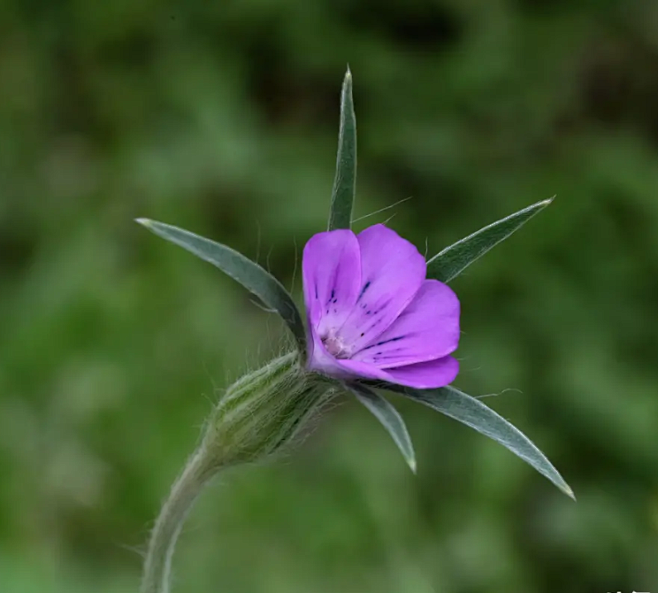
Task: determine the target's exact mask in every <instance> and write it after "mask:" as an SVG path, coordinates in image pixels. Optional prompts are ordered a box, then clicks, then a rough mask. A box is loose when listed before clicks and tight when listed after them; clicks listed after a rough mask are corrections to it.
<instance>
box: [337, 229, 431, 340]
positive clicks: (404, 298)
mask: <svg viewBox="0 0 658 593" xmlns="http://www.w3.org/2000/svg"><path fill="white" fill-rule="evenodd" d="M358 241H359V247H360V249H361V286H360V289H359V291H358V294H357V298H356V304H355V307H354V310H353V311H352V313H351V314H350V315H349V317H347V319H346V320H345V323H344V325H343V327H342V328H341V329H340V335H341V337H342V339H343V341H344V342H345V343H346V344H349V345H350V348H351V352H358V351H359V350H361V349H362V348H363V347H364V346H367V345H368V344H369V343H370V342H372V341H374V340H375V339H376V338H377V337H378V336H379V335H381V334H382V333H383V332H384V331H385V330H386V329H388V327H389V326H390V325H391V324H392V323H393V321H395V319H396V317H397V316H398V315H399V314H400V313H401V312H402V311H403V310H404V308H405V307H406V306H407V305H408V304H409V303H410V302H411V300H412V299H413V297H414V295H415V294H416V293H417V292H418V289H419V288H420V286H421V284H422V283H423V281H424V280H425V273H426V268H427V266H426V264H425V258H424V257H423V256H422V255H421V254H420V253H418V250H417V249H416V247H414V245H412V244H411V243H409V241H406V240H405V239H403V238H402V237H400V236H399V235H398V234H397V233H396V232H395V231H392V230H391V229H389V228H387V227H385V226H384V225H381V224H377V225H375V226H371V227H369V228H367V229H365V230H364V231H362V232H361V233H359V235H358Z"/></svg>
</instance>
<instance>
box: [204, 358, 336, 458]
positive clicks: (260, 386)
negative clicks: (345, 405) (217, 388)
mask: <svg viewBox="0 0 658 593" xmlns="http://www.w3.org/2000/svg"><path fill="white" fill-rule="evenodd" d="M337 391H338V385H337V384H336V383H335V382H333V381H331V380H328V379H326V378H325V377H322V376H320V375H318V374H316V373H310V372H309V371H308V370H306V369H305V368H304V367H303V365H302V363H301V360H300V355H299V354H298V353H297V352H291V353H289V354H286V355H284V356H282V357H280V358H277V359H275V360H273V361H272V362H270V363H269V364H267V365H266V366H264V367H262V368H260V369H258V370H257V371H254V372H252V373H250V374H248V375H245V376H244V377H242V378H241V379H239V380H238V381H237V382H235V383H234V384H233V385H232V386H231V387H229V388H228V390H227V392H226V394H225V395H224V396H223V397H222V399H221V400H220V401H219V403H218V404H217V406H216V407H215V410H214V411H213V414H212V415H211V418H210V420H209V425H208V427H207V432H206V435H205V439H204V440H205V443H204V444H205V447H206V448H207V449H208V456H209V457H210V458H212V459H213V460H214V461H215V462H216V463H217V464H218V465H220V466H227V465H234V464H238V463H248V462H251V461H256V460H259V459H262V458H264V457H267V456H268V455H270V454H272V453H274V452H275V451H277V450H279V449H280V448H281V447H283V446H284V445H286V444H287V443H289V442H290V441H291V440H292V439H293V437H295V435H296V434H297V433H298V431H299V430H300V429H301V428H302V427H303V426H304V424H305V423H306V421H308V420H309V419H311V418H312V417H313V415H314V414H315V413H316V412H317V411H318V409H319V408H320V406H321V405H322V404H323V403H324V402H326V401H327V400H328V399H330V398H331V397H333V396H334V395H335V394H336V393H337Z"/></svg>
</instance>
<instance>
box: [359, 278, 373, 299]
mask: <svg viewBox="0 0 658 593" xmlns="http://www.w3.org/2000/svg"><path fill="white" fill-rule="evenodd" d="M370 284H371V282H370V280H368V282H366V283H365V284H364V285H363V288H362V289H361V292H360V293H359V298H358V299H356V302H357V303H358V302H359V301H360V300H361V297H362V296H363V295H364V294H365V293H366V290H368V288H370Z"/></svg>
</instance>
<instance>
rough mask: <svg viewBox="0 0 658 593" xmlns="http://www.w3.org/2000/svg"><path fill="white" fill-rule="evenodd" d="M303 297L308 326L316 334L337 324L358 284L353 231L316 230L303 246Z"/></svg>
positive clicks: (347, 310)
mask: <svg viewBox="0 0 658 593" xmlns="http://www.w3.org/2000/svg"><path fill="white" fill-rule="evenodd" d="M302 273H303V277H304V300H305V302H306V312H307V316H308V322H309V326H310V327H311V330H312V331H314V332H316V333H317V334H318V335H319V336H322V335H323V332H324V331H326V330H327V328H328V327H335V328H336V329H337V328H339V327H340V326H341V325H342V324H343V322H344V321H345V319H346V318H347V316H348V315H349V313H350V311H351V310H352V308H353V307H354V303H355V302H356V299H357V297H358V294H359V290H360V287H361V257H360V252H359V243H358V241H357V238H356V235H355V234H354V233H353V232H352V231H350V230H347V229H340V230H335V231H329V232H325V233H318V234H317V235H314V236H313V237H311V238H310V239H309V241H308V243H306V246H305V247H304V255H303V259H302Z"/></svg>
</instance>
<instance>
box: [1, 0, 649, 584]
mask: <svg viewBox="0 0 658 593" xmlns="http://www.w3.org/2000/svg"><path fill="white" fill-rule="evenodd" d="M657 39H658V3H656V2H655V1H641V0H630V1H626V2H622V1H613V0H580V1H575V0H574V1H567V0H563V1H558V0H554V1H548V0H546V1H540V0H516V1H512V0H442V1H439V0H434V1H427V0H426V1H422V0H407V1H406V2H403V1H402V0H395V1H391V2H388V3H383V2H374V1H372V0H361V1H358V0H333V1H329V0H323V1H314V2H300V1H299V0H297V1H295V0H278V1H276V0H269V1H268V0H243V1H241V2H238V1H237V0H224V1H220V0H217V1H212V2H211V1H209V0H189V1H188V2H186V3H184V4H183V3H176V2H156V1H154V0H142V1H138V2H135V1H134V0H113V1H111V2H85V1H83V0H68V1H66V0H60V1H59V2H45V1H38V0H4V1H3V2H1V3H0V89H1V91H0V591H1V592H2V593H31V592H38V593H78V592H81V593H82V592H85V593H86V592H88V591H93V592H95V593H119V592H122V593H123V592H131V591H136V590H137V589H138V582H139V574H140V553H141V550H143V545H144V542H145V539H146V537H147V534H148V530H149V527H150V525H151V524H152V521H153V519H154V517H155V515H156V512H157V510H158V507H159V505H160V502H161V501H162V499H163V497H164V496H165V494H166V492H167V490H168V488H169V485H170V484H171V482H172V480H173V479H174V477H175V476H176V474H177V472H178V471H179V469H180V467H181V466H182V464H183V462H184V461H185V459H186V457H187V455H188V454H189V453H190V452H191V451H192V449H193V447H194V445H195V443H196V440H197V437H198V434H199V427H200V425H201V424H202V422H203V420H204V418H205V416H206V414H207V413H208V411H209V409H210V406H211V402H212V401H213V400H214V399H215V398H216V397H217V396H218V395H217V394H218V393H219V390H220V389H221V388H222V387H224V386H226V385H227V384H228V382H229V381H230V380H231V379H233V378H236V377H237V376H239V374H240V373H241V372H242V371H244V370H248V369H250V368H254V367H255V366H256V365H258V364H259V363H260V362H263V361H265V360H267V358H268V357H269V356H270V354H271V353H272V352H277V351H279V350H280V348H281V344H282V336H284V335H285V332H284V329H283V328H282V326H281V324H280V323H279V322H278V321H277V320H276V319H275V318H274V316H272V315H268V314H266V313H265V312H263V311H261V310H260V309H259V308H257V307H256V306H254V305H253V304H252V302H251V300H250V298H249V296H248V295H247V294H246V293H245V291H244V290H242V289H241V288H240V287H238V286H236V285H234V284H233V283H232V282H231V281H230V280H228V279H227V278H225V277H223V276H222V275H221V274H219V273H218V272H217V271H216V270H215V269H214V268H212V267H211V266H208V265H207V264H205V263H203V262H201V261H199V260H196V259H195V258H193V257H192V256H190V255H189V254H187V253H185V252H183V251H182V250H180V249H178V248H176V247H174V246H172V245H169V244H166V243H165V242H164V241H162V240H160V239H158V238H156V237H154V236H152V235H150V234H149V233H147V232H145V231H144V229H142V228H140V227H138V226H137V225H136V224H134V223H133V222H132V219H133V218H135V217H138V216H147V217H149V218H154V219H157V220H162V221H165V222H170V223H174V224H177V225H179V226H183V227H185V228H189V229H191V230H194V231H196V232H198V233H200V234H204V235H206V236H210V237H213V238H216V239H218V240H220V241H222V242H225V243H227V244H229V245H231V246H234V247H236V248H238V249H240V250H241V251H242V252H244V253H245V254H247V255H249V256H251V257H253V258H258V260H259V261H260V262H261V263H262V264H263V265H266V266H267V267H268V268H269V269H270V270H271V271H272V272H273V273H274V274H275V275H276V276H278V277H279V278H280V279H281V280H282V282H283V283H284V284H285V285H287V286H294V290H295V294H296V295H297V297H299V293H300V279H299V271H298V272H297V277H296V279H295V269H297V270H298V269H299V255H300V252H301V249H302V246H303V244H304V242H305V241H306V240H307V239H308V237H309V236H311V235H312V234H313V233H315V232H318V231H320V230H323V229H324V228H325V224H326V216H327V211H328V205H329V195H330V190H331V184H332V179H333V168H334V162H335V148H336V136H337V126H338V98H339V90H340V83H341V80H342V76H343V73H344V70H345V65H346V63H348V62H349V63H350V66H351V68H352V71H353V73H354V79H355V91H354V95H355V104H356V110H357V118H358V124H359V132H360V133H359V183H358V195H357V205H356V209H357V210H356V216H363V215H366V214H369V213H372V212H374V211H376V210H378V209H380V208H383V207H385V206H388V205H390V204H393V203H394V202H396V201H398V200H401V199H403V198H407V197H410V196H411V199H410V200H409V201H407V202H405V203H403V204H401V205H399V206H397V207H396V208H395V209H393V210H390V211H387V212H383V213H381V214H378V215H375V216H372V217H370V218H369V219H365V220H363V221H361V222H359V223H358V225H360V227H362V226H364V225H367V224H370V223H372V222H380V221H383V220H386V219H387V218H388V217H389V216H390V215H391V214H392V213H395V215H396V216H395V218H393V219H392V220H391V222H390V225H391V226H392V227H393V228H395V229H396V230H397V231H399V232H400V233H401V234H403V235H404V236H406V237H409V238H410V239H411V240H413V241H414V242H416V244H417V245H419V246H420V248H421V250H424V248H425V244H426V241H427V244H428V245H429V251H430V253H434V252H436V251H438V250H439V249H440V248H442V247H444V246H445V245H447V244H449V243H451V242H453V241H454V240H457V239H459V238H461V237H462V236H464V235H465V234H467V233H470V232H472V231H474V230H476V229H477V228H479V227H481V226H483V225H484V224H487V223H489V222H492V221H493V220H496V219H497V218H501V217H502V216H505V215H507V214H509V213H511V212H513V211H515V210H517V209H519V208H522V207H524V206H526V205H528V204H530V203H532V202H535V201H538V200H540V199H545V198H548V197H550V196H552V195H554V194H557V199H556V201H555V203H554V204H553V205H552V206H551V207H550V208H549V209H548V210H546V211H545V212H543V213H542V214H541V215H539V217H537V218H536V219H534V220H532V221H531V222H530V223H529V224H528V225H527V226H526V227H524V228H523V229H522V230H521V231H520V232H519V233H518V234H517V235H515V236H514V237H513V238H512V239H511V240H509V241H508V242H506V243H504V244H503V245H501V246H499V247H498V248H496V250H494V251H493V252H492V253H491V254H489V255H487V256H486V258H485V259H483V260H480V261H479V262H478V263H477V264H475V265H473V266H472V267H471V268H469V269H468V270H467V272H466V273H465V274H463V275H462V276H461V277H460V278H458V279H457V280H455V281H454V282H453V287H454V288H455V289H456V291H457V292H458V294H459V295H460V298H461V301H462V306H463V317H462V327H463V338H462V342H461V348H460V350H459V357H460V359H461V360H462V372H461V375H460V377H459V378H458V380H457V382H456V385H457V386H459V387H460V388H462V389H463V390H465V391H467V392H468V393H471V394H474V395H482V394H495V393H497V394H499V396H498V397H492V398H489V399H487V400H486V402H487V403H488V404H490V405H491V406H493V407H494V408H495V409H496V410H497V411H499V412H500V413H501V414H503V415H504V416H505V417H507V418H509V419H510V420H512V421H513V422H514V423H516V424H517V425H518V426H519V427H520V428H521V429H522V430H523V431H524V432H526V434H528V435H529V436H530V437H531V438H532V439H533V440H534V441H535V442H536V443H537V444H538V446H540V448H542V449H543V450H544V451H545V452H546V454H547V455H548V456H549V457H550V458H551V460H552V461H553V462H554V463H555V464H556V466H557V467H558V468H559V469H560V470H561V471H562V473H563V474H564V476H565V478H566V479H567V480H568V481H569V483H570V484H571V486H572V487H573V488H574V490H575V492H576V495H577V496H578V503H577V504H574V503H573V502H571V501H570V500H569V499H568V498H567V497H565V496H563V495H562V494H560V492H559V491H558V490H557V489H555V488H554V487H553V486H552V485H551V484H550V483H549V482H548V481H546V480H545V479H543V478H542V477H541V476H539V474H537V473H535V472H534V471H533V470H532V469H531V468H530V467H528V466H527V465H525V464H524V463H522V462H521V461H520V460H519V459H517V458H516V457H514V456H513V455H512V454H510V453H509V452H507V451H506V450H505V449H503V448H502V447H500V446H498V445H496V444H494V443H493V442H492V441H489V440H488V439H485V438H484V437H482V436H480V435H478V434H476V433H475V432H472V431H470V430H468V429H466V428H465V427H463V426H461V425H458V424H457V423H455V422H453V421H451V420H449V419H447V418H445V417H443V416H440V415H438V414H435V413H433V412H431V411H429V410H427V409H425V408H420V407H417V406H414V405H413V404H411V403H409V402H404V401H400V402H398V403H399V407H400V409H401V410H402V412H403V414H404V416H405V418H406V419H407V421H408V426H409V429H410V431H411V433H412V436H413V437H414V441H415V444H416V447H417V454H418V462H419V471H418V476H417V477H414V476H413V475H412V474H411V473H410V472H409V470H408V469H407V467H406V466H405V464H404V462H403V460H402V458H401V456H400V455H399V454H398V452H397V451H396V449H395V447H394V445H393V443H392V442H391V440H390V439H389V438H388V437H387V435H386V434H385V433H384V431H383V430H382V429H381V427H380V426H379V425H378V424H377V422H376V421H375V420H374V419H373V418H372V417H370V416H369V415H368V413H367V412H366V411H365V410H364V409H362V408H361V407H360V406H359V405H358V404H356V403H354V402H350V401H347V400H346V402H345V403H344V405H340V406H337V407H336V408H335V409H333V410H332V411H331V412H330V413H328V414H327V416H326V417H325V418H324V420H323V422H321V423H320V425H319V426H318V427H317V429H316V430H315V431H314V433H313V434H312V435H311V436H310V437H309V438H308V439H307V440H306V442H305V443H304V446H303V447H302V448H301V449H299V450H298V451H296V452H295V453H294V454H292V455H289V456H287V457H286V458H284V459H281V460H278V461H276V462H275V463H271V464H267V465H265V466H263V467H253V468H246V469H242V470H239V471H234V472H233V473H232V474H229V475H227V476H225V477H224V479H222V480H221V482H220V483H219V484H217V485H216V486H214V487H213V488H211V489H209V490H208V491H206V493H205V494H204V496H203V497H202V499H201V500H200V502H199V504H198V506H197V507H196V509H195V511H194V513H193V515H192V516H191V519H190V521H189V524H188V526H187V528H186V530H185V533H184V535H183V537H182V539H181V541H180V545H179V548H178V553H177V555H176V559H175V564H176V570H175V572H176V582H175V587H174V591H180V592H188V591H189V592H197V591H198V592H199V593H202V592H206V591H207V592H218V593H219V592H221V593H228V592H235V593H242V592H256V593H261V592H262V593H266V592H267V593H269V592H272V593H283V592H286V593H316V592H317V593H334V592H345V593H362V592H363V593H369V592H378V593H399V592H404V593H440V592H449V593H480V592H482V593H510V592H517V591H518V592H522V591H523V592H526V591H528V592H539V593H543V592H546V593H548V592H551V593H552V592H556V591H560V592H567V593H569V592H573V593H599V592H605V591H623V592H627V591H628V592H630V591H631V590H635V591H656V589H658V561H657V560H658V438H657V437H656V433H657V431H656V428H655V425H656V420H657V419H658V397H657V394H658V393H657V392H658V390H657V385H658V367H657V365H656V354H657V353H658V321H657V316H658V274H657V269H658V108H657V105H658V42H657V41H656V40H657Z"/></svg>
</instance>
